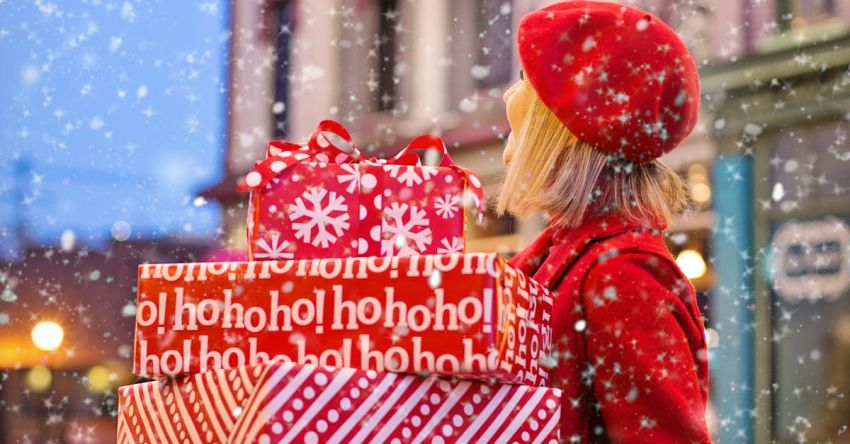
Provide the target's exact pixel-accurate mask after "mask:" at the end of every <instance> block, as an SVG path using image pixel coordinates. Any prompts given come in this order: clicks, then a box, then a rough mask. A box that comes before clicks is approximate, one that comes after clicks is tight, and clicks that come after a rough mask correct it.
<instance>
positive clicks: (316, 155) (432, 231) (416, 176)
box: [239, 120, 483, 260]
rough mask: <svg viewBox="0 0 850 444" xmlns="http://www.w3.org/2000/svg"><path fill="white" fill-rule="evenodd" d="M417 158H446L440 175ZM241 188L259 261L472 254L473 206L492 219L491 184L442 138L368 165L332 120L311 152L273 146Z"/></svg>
mask: <svg viewBox="0 0 850 444" xmlns="http://www.w3.org/2000/svg"><path fill="white" fill-rule="evenodd" d="M332 139H336V141H335V142H333V141H332ZM417 150H426V151H427V150H431V151H437V152H439V153H440V154H442V161H441V163H440V166H439V167H429V166H422V165H420V163H419V157H418V156H417V155H416V154H415V151H417ZM239 189H240V190H242V191H251V200H250V207H249V210H248V245H249V259H250V260H259V259H262V260H268V259H318V258H327V257H354V256H410V255H414V254H452V253H463V252H464V247H465V241H466V238H465V235H464V233H465V231H464V226H465V215H466V211H464V209H465V207H466V206H467V205H466V204H467V203H470V204H472V205H474V206H476V207H477V208H478V214H479V217H480V216H481V214H482V210H483V191H482V188H481V182H480V181H479V179H478V178H477V177H476V176H475V174H474V173H472V172H471V171H469V170H467V169H464V168H461V167H459V166H457V165H455V164H454V163H453V162H452V160H451V157H450V156H449V153H448V151H447V150H446V147H445V145H444V144H443V141H442V140H440V138H439V137H436V136H432V135H426V136H421V137H418V138H416V139H415V140H414V141H413V142H411V144H410V145H409V146H408V147H407V148H405V149H404V150H402V151H401V152H400V153H399V154H398V155H397V156H395V157H394V158H392V159H387V160H379V159H374V158H373V159H367V158H365V157H364V156H363V155H362V154H361V153H360V152H359V151H358V150H357V148H355V147H354V146H353V144H352V143H351V136H350V135H349V133H348V131H346V130H345V128H344V127H343V126H342V125H340V124H339V123H337V122H334V121H330V120H326V121H323V122H321V123H320V124H319V126H318V127H317V128H316V130H315V131H313V134H312V135H311V136H310V139H309V141H308V142H307V144H306V145H303V146H302V145H300V144H295V143H290V142H280V141H273V142H270V143H269V147H268V153H267V158H266V159H265V160H263V161H260V162H257V164H256V165H255V166H254V168H253V169H252V170H251V171H250V172H249V173H248V174H247V175H246V176H245V178H244V179H243V180H242V182H241V183H240V186H239Z"/></svg>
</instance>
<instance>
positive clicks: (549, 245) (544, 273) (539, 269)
mask: <svg viewBox="0 0 850 444" xmlns="http://www.w3.org/2000/svg"><path fill="white" fill-rule="evenodd" d="M641 228H649V229H655V230H658V231H661V230H663V229H664V228H665V224H664V223H663V222H661V221H647V220H635V219H628V218H624V217H621V216H617V215H612V214H602V215H597V216H593V217H589V218H587V219H585V220H584V222H582V224H581V225H580V226H578V227H576V228H560V227H554V226H550V227H548V228H546V230H544V231H543V233H541V235H540V236H539V237H538V238H537V239H535V241H534V242H533V243H532V244H531V245H530V246H529V247H528V248H526V249H525V250H523V251H522V252H520V253H519V254H518V255H517V256H516V257H515V258H514V259H512V260H511V264H512V265H514V266H515V267H517V268H519V269H520V271H522V272H524V273H525V274H527V275H529V276H532V277H533V278H534V280H536V281H537V282H538V283H540V284H542V285H543V286H545V287H547V288H550V289H552V290H555V288H553V287H554V286H555V285H557V284H558V281H559V280H560V278H561V277H562V276H563V274H564V271H566V270H567V269H568V268H569V267H570V266H571V265H572V264H573V263H574V262H575V261H576V259H578V258H579V257H580V256H581V254H582V252H583V251H584V250H585V247H586V246H587V245H588V244H589V243H591V242H593V241H595V240H600V239H604V238H608V237H611V236H615V235H617V234H621V233H625V232H628V231H634V230H638V229H641Z"/></svg>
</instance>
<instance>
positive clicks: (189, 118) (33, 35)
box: [0, 0, 228, 255]
mask: <svg viewBox="0 0 850 444" xmlns="http://www.w3.org/2000/svg"><path fill="white" fill-rule="evenodd" d="M226 14H227V10H226V6H225V3H224V2H220V1H219V2H217V1H212V2H206V1H201V2H188V1H177V2H157V1H143V2H141V1H139V2H137V1H121V0H118V1H107V0H102V1H101V0H88V1H81V2H54V3H51V2H49V1H47V0H35V1H11V0H0V56H2V60H3V63H2V65H3V69H0V85H2V86H0V106H2V112H0V154H2V157H0V255H8V253H9V250H10V249H11V248H13V247H14V245H15V242H14V239H13V236H12V232H11V229H12V226H13V225H14V224H15V221H16V220H18V221H22V222H24V224H25V226H26V228H27V231H28V233H29V235H30V236H31V237H32V238H34V239H35V240H36V241H38V242H39V243H45V244H57V245H58V243H59V239H60V237H61V235H62V233H63V232H66V231H67V230H70V231H72V232H73V233H74V235H75V237H76V238H77V239H78V240H79V242H81V243H83V244H89V245H92V246H97V245H98V244H102V243H103V242H104V241H105V240H107V239H109V238H110V237H111V234H110V233H111V231H112V229H113V227H118V231H123V232H126V231H127V227H129V230H130V231H131V232H132V236H133V237H136V236H142V237H159V236H170V235H180V236H192V237H209V236H213V235H214V233H215V229H216V228H217V227H218V226H219V215H218V210H217V208H216V207H215V206H214V205H213V204H207V205H200V206H197V205H196V204H197V202H194V196H195V193H196V192H197V191H198V190H199V189H202V188H203V187H205V186H207V185H209V184H211V183H214V182H215V181H216V180H217V179H219V178H220V177H221V175H222V174H223V173H222V169H223V165H222V162H223V160H222V156H223V152H224V116H225V109H224V107H225V88H226V71H225V65H224V63H225V55H226V47H227V38H228V34H227V26H226V25H227V23H226V21H227V18H226ZM16 169H17V170H18V171H19V174H16V173H15V171H16Z"/></svg>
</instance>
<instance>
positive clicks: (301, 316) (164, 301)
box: [134, 253, 552, 385]
mask: <svg viewBox="0 0 850 444" xmlns="http://www.w3.org/2000/svg"><path fill="white" fill-rule="evenodd" d="M551 311H552V294H551V292H549V290H547V289H546V288H544V287H542V286H540V285H539V284H537V283H536V282H534V281H533V280H531V279H530V278H528V277H526V276H525V275H523V274H522V273H521V272H518V271H517V270H515V269H514V268H512V267H511V266H509V265H507V264H506V263H505V261H504V259H503V258H501V257H500V256H498V255H496V254H495V253H490V254H483V253H477V254H466V255H448V256H436V255H421V256H410V257H369V258H349V259H313V260H298V261H262V262H221V263H189V264H156V265H152V264H144V265H140V266H139V285H138V305H137V313H136V344H135V345H136V347H135V356H134V372H135V373H137V374H139V375H144V376H149V377H159V376H173V375H178V374H187V373H197V372H202V371H206V370H215V369H219V368H232V367H236V366H240V365H251V364H260V363H263V362H266V361H268V360H271V359H281V360H285V361H294V362H297V363H299V364H318V365H331V366H335V367H353V368H359V369H363V370H369V369H371V370H379V371H382V370H389V371H394V372H402V373H415V372H434V373H439V374H444V375H453V376H464V377H468V378H478V379H490V378H492V379H494V380H496V381H499V382H507V383H517V384H526V385H545V384H546V383H547V382H548V368H547V367H546V365H544V364H546V363H547V362H548V358H547V357H548V355H549V353H550V351H551V334H552V333H551V327H550V325H549V324H550V318H551ZM541 361H542V362H541Z"/></svg>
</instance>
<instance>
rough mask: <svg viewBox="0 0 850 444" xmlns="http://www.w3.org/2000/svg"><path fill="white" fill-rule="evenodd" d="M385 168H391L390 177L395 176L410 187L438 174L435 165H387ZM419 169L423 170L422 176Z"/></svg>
mask: <svg viewBox="0 0 850 444" xmlns="http://www.w3.org/2000/svg"><path fill="white" fill-rule="evenodd" d="M385 168H386V169H387V170H389V172H390V177H394V178H395V179H396V180H398V181H399V182H401V183H403V184H405V185H406V186H409V187H412V186H413V185H419V184H421V183H422V182H423V181H425V180H429V179H431V178H432V177H434V176H436V175H437V169H436V168H434V167H419V166H408V165H387V166H386V167H385ZM417 171H418V172H421V173H422V175H421V176H420V175H419V173H418V172H417Z"/></svg>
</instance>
